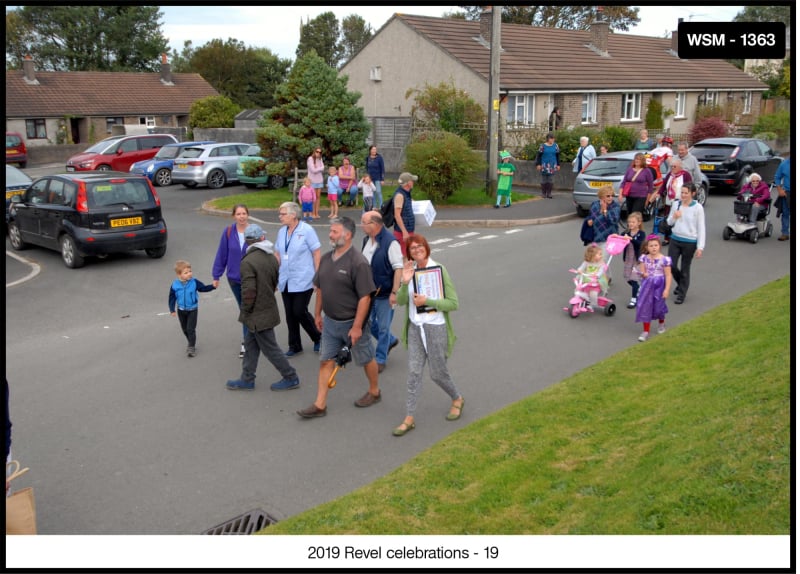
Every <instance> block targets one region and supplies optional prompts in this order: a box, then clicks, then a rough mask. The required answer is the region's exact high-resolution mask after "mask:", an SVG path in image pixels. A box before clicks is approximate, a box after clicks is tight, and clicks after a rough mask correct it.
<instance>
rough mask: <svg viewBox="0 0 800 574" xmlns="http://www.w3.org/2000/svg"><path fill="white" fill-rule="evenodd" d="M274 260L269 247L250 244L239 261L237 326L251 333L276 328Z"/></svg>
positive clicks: (264, 242)
mask: <svg viewBox="0 0 800 574" xmlns="http://www.w3.org/2000/svg"><path fill="white" fill-rule="evenodd" d="M278 269H279V265H278V259H277V257H275V252H274V251H273V243H272V242H271V241H268V240H266V239H265V240H263V241H259V242H258V243H253V244H252V245H249V246H248V247H247V252H246V253H245V255H244V257H242V264H241V268H240V271H241V275H242V308H241V311H240V312H239V322H240V323H243V324H244V325H245V326H246V327H247V328H248V329H249V330H251V331H256V332H258V331H263V330H265V329H272V328H274V327H276V326H277V325H279V324H280V322H281V318H280V312H279V311H278V302H277V300H276V299H275V289H276V288H277V287H278Z"/></svg>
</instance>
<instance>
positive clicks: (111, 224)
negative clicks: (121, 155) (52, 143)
mask: <svg viewBox="0 0 800 574" xmlns="http://www.w3.org/2000/svg"><path fill="white" fill-rule="evenodd" d="M8 235H9V239H10V242H11V247H13V248H14V249H16V250H20V249H25V248H26V247H27V246H28V244H29V243H30V244H33V245H38V246H41V247H46V248H48V249H53V250H56V251H60V252H61V258H62V259H63V260H64V264H65V265H66V266H67V267H69V268H77V267H81V266H83V264H84V262H85V261H84V259H85V258H86V257H88V256H104V255H108V254H111V253H121V252H127V251H135V250H139V249H143V250H144V251H145V253H147V255H148V257H152V258H154V259H155V258H159V257H163V256H164V254H165V253H166V251H167V225H166V223H165V222H164V218H163V217H162V216H161V200H160V199H159V198H158V195H157V194H156V190H155V189H154V188H153V185H152V184H151V183H150V180H149V179H147V178H146V177H144V176H141V175H133V174H130V173H122V172H116V171H84V172H74V173H64V174H58V175H48V176H44V177H40V178H39V179H37V180H34V182H33V183H32V184H31V185H30V187H28V189H27V190H26V191H25V193H23V194H22V195H17V196H14V197H12V198H11V208H10V211H9V222H8Z"/></svg>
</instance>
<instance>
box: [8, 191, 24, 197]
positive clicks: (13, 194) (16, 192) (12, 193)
mask: <svg viewBox="0 0 800 574" xmlns="http://www.w3.org/2000/svg"><path fill="white" fill-rule="evenodd" d="M23 193H25V190H24V189H15V190H14V191H7V192H6V199H11V198H12V197H14V196H15V195H22V194H23Z"/></svg>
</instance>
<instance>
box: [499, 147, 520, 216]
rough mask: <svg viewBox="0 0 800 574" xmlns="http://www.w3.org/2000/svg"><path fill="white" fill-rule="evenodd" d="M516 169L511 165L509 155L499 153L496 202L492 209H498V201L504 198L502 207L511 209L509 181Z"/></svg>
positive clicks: (504, 152) (505, 152)
mask: <svg viewBox="0 0 800 574" xmlns="http://www.w3.org/2000/svg"><path fill="white" fill-rule="evenodd" d="M515 171H517V168H516V167H515V166H514V164H513V163H511V154H510V153H508V152H507V151H501V152H500V165H498V166H497V176H498V177H497V202H496V203H495V204H494V208H495V209H497V208H498V207H500V199H501V198H502V197H505V198H506V204H505V205H504V206H503V207H511V181H512V180H513V179H514V172H515Z"/></svg>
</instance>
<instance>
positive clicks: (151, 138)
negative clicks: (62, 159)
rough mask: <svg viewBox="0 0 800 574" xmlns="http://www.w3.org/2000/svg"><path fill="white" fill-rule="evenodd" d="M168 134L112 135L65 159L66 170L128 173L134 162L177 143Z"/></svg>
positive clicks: (173, 137)
mask: <svg viewBox="0 0 800 574" xmlns="http://www.w3.org/2000/svg"><path fill="white" fill-rule="evenodd" d="M177 142H178V140H177V139H176V138H175V136H173V135H170V134H147V135H138V136H111V137H110V138H106V139H104V140H102V141H99V142H97V143H96V144H94V145H93V146H91V147H90V148H88V149H87V150H86V151H83V152H81V153H79V154H76V155H74V156H72V157H71V158H69V159H68V160H67V171H91V170H97V171H109V170H114V171H129V170H130V169H131V166H132V165H133V164H134V163H136V162H137V161H143V160H146V159H150V158H152V157H153V156H154V155H156V153H158V150H159V149H161V148H162V147H163V146H165V145H167V144H171V143H177Z"/></svg>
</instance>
